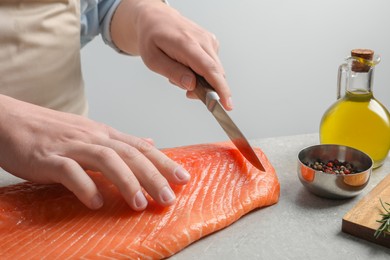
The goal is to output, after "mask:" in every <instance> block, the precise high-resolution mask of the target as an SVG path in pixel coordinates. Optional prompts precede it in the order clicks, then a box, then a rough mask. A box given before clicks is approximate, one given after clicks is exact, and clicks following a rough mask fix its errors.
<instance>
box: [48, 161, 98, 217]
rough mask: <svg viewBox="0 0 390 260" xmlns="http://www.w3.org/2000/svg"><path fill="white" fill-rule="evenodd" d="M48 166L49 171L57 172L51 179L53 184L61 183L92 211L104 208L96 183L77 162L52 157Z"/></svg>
mask: <svg viewBox="0 0 390 260" xmlns="http://www.w3.org/2000/svg"><path fill="white" fill-rule="evenodd" d="M47 165H50V166H49V168H48V171H50V172H55V173H56V174H51V175H50V176H51V177H50V178H51V179H52V181H53V182H56V183H61V184H62V185H64V186H65V187H66V188H67V189H68V190H70V191H71V192H73V193H74V194H75V195H76V197H77V198H78V199H79V200H80V201H81V202H82V203H84V204H85V205H86V206H87V207H89V208H90V209H98V208H100V207H102V206H103V198H102V196H101V194H100V193H99V191H98V189H97V187H96V185H95V183H94V182H93V181H92V179H91V178H90V177H89V176H88V174H87V173H86V172H85V171H84V170H83V169H82V168H81V167H80V165H79V164H77V163H76V162H75V161H73V160H71V159H69V158H65V157H60V156H56V157H51V158H50V161H49V163H48V164H47Z"/></svg>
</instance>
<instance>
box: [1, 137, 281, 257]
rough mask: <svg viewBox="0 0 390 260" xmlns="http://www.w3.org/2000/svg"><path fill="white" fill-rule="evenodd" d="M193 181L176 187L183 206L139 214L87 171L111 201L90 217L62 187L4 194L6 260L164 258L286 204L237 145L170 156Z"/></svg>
mask: <svg viewBox="0 0 390 260" xmlns="http://www.w3.org/2000/svg"><path fill="white" fill-rule="evenodd" d="M163 151H164V153H165V154H167V155H168V156H169V157H170V158H172V159H173V160H175V161H177V162H178V163H180V164H181V165H182V166H183V167H185V168H186V169H187V170H188V171H189V172H190V174H191V180H190V182H189V183H188V184H187V185H185V186H174V187H172V188H173V190H174V191H175V192H176V195H177V201H176V203H175V204H174V205H172V206H170V207H166V208H164V207H160V206H158V205H157V204H156V203H155V202H153V201H152V199H151V198H150V197H148V199H149V205H148V207H147V208H146V210H145V211H143V212H135V211H133V210H131V208H130V207H129V206H128V205H127V204H126V202H125V201H124V200H123V199H122V197H121V195H120V193H119V192H118V190H117V189H116V187H115V186H114V185H113V184H111V183H109V182H108V181H107V180H106V179H105V178H104V177H102V175H101V174H100V173H95V172H88V173H89V174H90V175H91V177H92V178H93V179H94V181H95V182H96V183H97V186H98V188H99V190H100V191H101V193H102V195H103V197H104V201H105V202H104V206H103V207H102V208H101V209H99V210H95V211H94V210H90V209H88V208H87V207H85V206H84V205H83V204H82V203H81V202H79V201H78V199H77V198H76V197H75V196H74V195H73V194H72V193H71V192H70V191H68V190H67V189H66V188H64V187H63V186H61V185H57V184H53V185H42V184H33V183H30V182H24V183H20V184H16V185H12V186H7V187H3V188H0V258H1V259H80V258H85V259H96V258H99V259H100V258H107V259H109V258H111V259H122V258H126V259H162V258H166V257H168V256H171V255H173V254H175V253H176V252H178V251H180V250H182V249H183V248H185V247H186V246H188V245H189V244H191V243H193V242H195V241H197V240H198V239H200V238H202V237H204V236H206V235H208V234H210V233H213V232H215V231H218V230H220V229H222V228H224V227H226V226H228V225H230V224H232V223H233V222H234V221H236V220H237V219H239V218H240V217H241V216H243V215H244V214H246V213H248V212H249V211H251V210H254V209H256V208H260V207H264V206H268V205H272V204H274V203H276V202H277V201H278V199H279V192H280V186H279V181H278V178H277V176H276V173H275V170H274V168H273V167H272V165H271V164H270V162H269V161H268V159H267V158H266V156H265V155H264V153H263V152H262V151H261V150H260V149H258V148H256V149H255V151H256V154H257V155H258V156H259V159H260V160H261V162H262V164H263V165H264V167H265V169H266V171H265V172H262V171H260V170H258V169H256V168H255V167H253V166H252V165H251V164H250V163H249V162H248V161H247V160H246V159H245V158H244V157H243V156H242V155H241V153H240V152H239V151H238V150H237V149H236V148H235V147H234V146H233V145H231V144H230V143H217V144H203V145H192V146H186V147H179V148H169V149H165V150H163Z"/></svg>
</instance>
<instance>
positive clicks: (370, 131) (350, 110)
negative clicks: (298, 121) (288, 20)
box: [320, 49, 390, 168]
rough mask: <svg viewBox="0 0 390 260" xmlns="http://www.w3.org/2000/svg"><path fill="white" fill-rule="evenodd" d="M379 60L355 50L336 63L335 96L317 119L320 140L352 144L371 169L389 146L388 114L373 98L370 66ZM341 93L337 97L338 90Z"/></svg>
mask: <svg viewBox="0 0 390 260" xmlns="http://www.w3.org/2000/svg"><path fill="white" fill-rule="evenodd" d="M379 62H380V57H379V56H378V55H375V56H374V52H373V51H372V50H367V49H355V50H352V52H351V56H350V57H348V58H347V59H346V63H344V64H342V65H340V67H339V74H338V82H337V98H338V100H337V101H336V102H335V103H334V104H333V105H332V106H331V107H329V108H328V110H327V111H326V112H325V114H324V115H323V117H322V119H321V124H320V142H321V143H326V144H330V143H332V144H341V145H347V146H351V147H354V148H356V149H359V150H362V151H363V152H365V153H367V154H368V155H369V156H370V157H371V158H372V160H373V161H374V168H377V167H379V166H381V165H382V164H383V162H384V160H385V159H386V156H387V154H388V152H389V149H390V114H389V112H388V110H387V109H386V108H385V107H384V106H383V105H382V104H381V103H380V102H379V101H378V100H377V99H376V98H375V97H374V94H373V91H372V85H373V79H374V68H375V65H377V64H378V63H379ZM343 88H345V94H344V95H343V96H341V89H343Z"/></svg>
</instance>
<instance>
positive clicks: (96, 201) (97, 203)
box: [91, 193, 103, 209]
mask: <svg viewBox="0 0 390 260" xmlns="http://www.w3.org/2000/svg"><path fill="white" fill-rule="evenodd" d="M102 206H103V198H102V195H101V194H100V193H98V194H96V195H95V196H94V197H93V198H92V201H91V207H92V209H98V208H101V207H102Z"/></svg>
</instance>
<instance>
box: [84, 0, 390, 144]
mask: <svg viewBox="0 0 390 260" xmlns="http://www.w3.org/2000/svg"><path fill="white" fill-rule="evenodd" d="M170 4H171V6H174V7H175V8H176V9H178V10H179V11H180V12H181V13H182V14H184V15H186V16H187V17H189V18H191V19H192V20H194V21H195V22H197V23H198V24H200V25H201V26H203V27H205V28H207V29H208V30H209V31H211V32H213V33H214V34H215V35H216V36H217V37H218V39H219V42H220V58H221V60H222V62H223V64H224V66H225V70H226V74H227V78H228V82H229V84H230V87H231V89H232V93H233V101H234V104H235V110H234V111H232V112H231V113H230V114H231V116H232V118H233V119H234V120H235V121H236V123H237V124H238V125H239V127H240V128H241V130H242V131H243V132H244V133H245V134H246V136H247V137H248V138H249V139H254V138H263V137H271V136H281V135H294V134H302V133H312V132H317V131H318V126H319V122H320V118H321V116H322V114H323V113H324V111H325V110H326V108H327V107H328V106H329V105H331V104H332V103H333V102H334V101H335V98H336V75H337V67H338V65H339V64H341V63H342V62H343V59H344V58H345V57H346V56H347V55H349V52H350V50H351V49H353V48H371V49H373V50H375V51H376V53H378V54H380V55H381V57H382V62H381V63H380V64H379V65H378V67H377V68H376V72H375V73H376V74H375V81H374V93H375V96H376V97H377V99H379V100H380V101H382V103H383V104H384V105H385V106H387V107H389V108H390V73H389V72H390V1H388V0H372V1H364V0H349V1H346V0H344V1H343V0H322V1H320V0H295V1H291V0H268V1H264V0H247V1H244V0H243V1H226V0H214V1H210V0H196V1H195V0H193V1H189V0H187V1H185V0H170ZM82 63H83V72H84V78H85V81H86V85H87V94H88V97H89V101H90V117H91V118H93V119H95V120H98V121H101V122H104V123H107V124H109V125H111V126H113V127H115V128H117V129H119V130H121V131H123V132H127V133H130V134H134V135H137V136H145V137H152V138H153V139H154V140H155V142H156V145H157V146H158V147H173V146H180V145H186V144H194V143H203V142H213V141H221V140H226V139H227V137H226V136H225V134H224V133H223V132H222V130H221V128H220V127H219V126H218V125H217V123H216V122H215V121H214V119H213V118H212V117H211V115H210V114H209V113H208V112H207V110H206V109H205V108H204V107H203V104H202V103H201V102H200V101H194V100H188V99H186V98H185V92H184V91H183V90H181V89H179V88H177V87H174V86H172V85H170V84H169V82H168V81H167V80H166V79H165V78H163V77H162V76H159V75H157V74H155V73H154V72H151V71H149V70H148V69H147V68H146V67H145V66H144V65H143V63H142V60H141V59H140V58H137V57H128V56H122V55H117V54H116V53H115V52H114V51H113V50H111V49H110V48H108V47H107V46H105V45H104V44H103V43H102V41H101V39H100V37H99V38H96V39H95V40H94V41H93V42H92V43H90V44H89V45H87V46H86V47H85V48H84V49H83V50H82ZM351 130H353V129H351Z"/></svg>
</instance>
